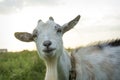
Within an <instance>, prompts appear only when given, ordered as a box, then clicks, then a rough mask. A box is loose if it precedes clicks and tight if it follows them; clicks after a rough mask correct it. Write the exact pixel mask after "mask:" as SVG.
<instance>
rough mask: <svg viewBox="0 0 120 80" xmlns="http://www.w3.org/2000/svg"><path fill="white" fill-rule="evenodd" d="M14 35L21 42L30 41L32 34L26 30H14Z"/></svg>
mask: <svg viewBox="0 0 120 80" xmlns="http://www.w3.org/2000/svg"><path fill="white" fill-rule="evenodd" d="M14 36H15V37H16V38H17V39H18V40H20V41H23V42H31V41H33V40H34V39H33V35H32V34H31V33H27V32H15V34H14Z"/></svg>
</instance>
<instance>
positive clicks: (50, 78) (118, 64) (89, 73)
mask: <svg viewBox="0 0 120 80" xmlns="http://www.w3.org/2000/svg"><path fill="white" fill-rule="evenodd" d="M79 19H80V15H78V16H77V17H76V18H75V19H73V20H71V21H70V22H68V23H66V24H64V25H63V26H60V25H58V24H56V23H55V22H54V19H53V18H52V17H50V18H49V20H48V21H47V22H46V23H44V22H42V20H39V21H38V25H37V27H36V28H35V29H34V31H33V33H32V34H31V33H27V32H16V33H15V37H16V38H17V39H19V40H21V41H24V42H31V41H34V42H35V43H36V46H37V50H38V54H39V56H40V57H41V59H42V60H44V62H45V65H46V68H47V70H46V76H45V80H120V40H114V41H111V42H106V43H101V44H97V45H92V46H87V47H84V48H78V49H76V50H74V51H73V52H72V58H71V56H69V55H68V52H67V51H66V50H65V49H64V47H63V41H62V36H63V34H64V33H65V32H67V31H68V30H70V29H72V28H73V27H74V26H75V25H76V24H77V23H78V21H79ZM71 69H75V70H73V73H72V71H71ZM70 71H71V73H70ZM75 73H76V74H75ZM70 74H71V75H72V76H74V75H75V76H74V78H73V77H72V79H70V77H71V76H70Z"/></svg>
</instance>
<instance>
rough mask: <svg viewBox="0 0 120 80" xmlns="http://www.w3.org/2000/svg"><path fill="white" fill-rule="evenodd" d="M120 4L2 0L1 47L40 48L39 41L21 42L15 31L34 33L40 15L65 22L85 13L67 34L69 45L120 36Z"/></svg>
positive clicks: (104, 0)
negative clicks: (38, 46) (37, 42)
mask: <svg viewBox="0 0 120 80" xmlns="http://www.w3.org/2000/svg"><path fill="white" fill-rule="evenodd" d="M119 4H120V1H119V0H109V1H108V0H101V1H98V0H91V1H89V0H85V1H82V0H74V1H72V0H69V1H68V0H66V1H64V0H60V1H56V0H44V1H43V0H30V1H29V0H10V1H8V0H0V25H1V26H0V27H1V29H0V49H2V48H7V49H8V51H22V50H26V49H27V50H36V46H35V43H33V42H31V43H24V42H21V41H19V40H17V39H16V38H15V37H14V33H15V32H21V31H22V32H30V33H31V32H32V31H33V29H34V28H35V27H36V26H37V21H38V20H39V19H41V20H43V21H44V22H45V21H47V20H48V18H49V16H52V17H53V18H54V20H55V22H56V23H58V24H60V25H63V24H64V23H67V22H69V21H70V20H72V19H73V18H75V17H76V16H77V15H81V19H80V21H79V22H78V24H77V25H76V26H75V27H74V28H73V29H72V30H70V31H68V32H67V33H65V34H64V36H63V42H64V46H65V48H75V47H79V46H85V45H88V44H90V43H93V42H96V41H107V40H112V39H117V38H119V39H120V10H119V9H120V5H119Z"/></svg>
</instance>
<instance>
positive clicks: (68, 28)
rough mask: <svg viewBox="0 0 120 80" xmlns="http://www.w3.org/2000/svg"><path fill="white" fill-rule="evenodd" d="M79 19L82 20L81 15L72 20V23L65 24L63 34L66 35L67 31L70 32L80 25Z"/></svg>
mask: <svg viewBox="0 0 120 80" xmlns="http://www.w3.org/2000/svg"><path fill="white" fill-rule="evenodd" d="M79 19H80V15H78V16H77V17H76V18H74V19H73V20H71V21H70V22H68V23H66V24H64V25H63V26H62V28H63V33H65V32H66V31H68V30H70V29H72V28H73V27H74V26H75V25H76V24H77V23H78V21H79Z"/></svg>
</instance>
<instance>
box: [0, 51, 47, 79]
mask: <svg viewBox="0 0 120 80" xmlns="http://www.w3.org/2000/svg"><path fill="white" fill-rule="evenodd" d="M44 76H45V65H44V63H43V61H42V60H40V58H39V57H38V55H37V52H36V51H27V50H24V51H22V52H8V53H0V80H44Z"/></svg>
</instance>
